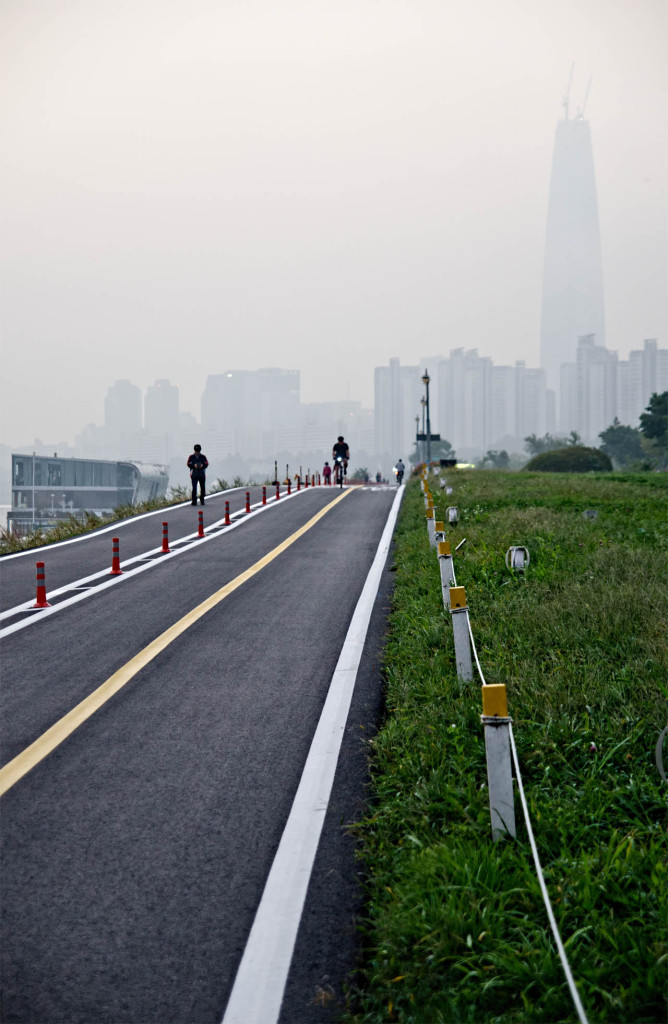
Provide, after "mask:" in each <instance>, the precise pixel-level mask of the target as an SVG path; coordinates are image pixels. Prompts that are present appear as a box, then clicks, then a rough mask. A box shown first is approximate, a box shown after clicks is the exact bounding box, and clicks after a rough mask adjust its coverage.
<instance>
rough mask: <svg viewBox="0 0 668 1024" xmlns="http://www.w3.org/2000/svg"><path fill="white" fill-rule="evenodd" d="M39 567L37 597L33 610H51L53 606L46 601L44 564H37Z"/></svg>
mask: <svg viewBox="0 0 668 1024" xmlns="http://www.w3.org/2000/svg"><path fill="white" fill-rule="evenodd" d="M35 564H36V566H37V596H36V599H35V603H34V605H33V608H50V607H51V605H50V604H49V602H48V601H47V599H46V574H45V572H44V562H36V563H35Z"/></svg>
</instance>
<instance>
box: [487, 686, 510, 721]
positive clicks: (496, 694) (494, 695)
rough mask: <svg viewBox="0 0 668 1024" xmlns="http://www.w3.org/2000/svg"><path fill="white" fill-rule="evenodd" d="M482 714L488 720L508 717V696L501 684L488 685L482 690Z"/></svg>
mask: <svg viewBox="0 0 668 1024" xmlns="http://www.w3.org/2000/svg"><path fill="white" fill-rule="evenodd" d="M482 713H483V715H487V716H488V717H489V718H493V717H494V715H498V716H499V718H507V717H508V696H507V694H506V687H505V685H504V684H503V683H490V684H489V685H487V686H483V688H482Z"/></svg>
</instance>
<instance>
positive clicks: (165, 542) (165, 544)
mask: <svg viewBox="0 0 668 1024" xmlns="http://www.w3.org/2000/svg"><path fill="white" fill-rule="evenodd" d="M168 531H169V524H168V523H163V524H162V552H161V554H163V555H167V554H169V533H168Z"/></svg>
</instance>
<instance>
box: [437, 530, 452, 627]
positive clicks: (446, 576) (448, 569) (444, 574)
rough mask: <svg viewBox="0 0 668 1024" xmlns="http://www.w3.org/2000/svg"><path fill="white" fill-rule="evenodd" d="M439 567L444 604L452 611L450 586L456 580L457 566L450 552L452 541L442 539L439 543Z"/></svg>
mask: <svg viewBox="0 0 668 1024" xmlns="http://www.w3.org/2000/svg"><path fill="white" fill-rule="evenodd" d="M437 550H438V568H439V570H440V573H441V590H442V592H443V605H444V607H445V608H446V609H447V610H448V611H450V587H451V586H452V585H453V584H454V582H455V568H454V565H453V562H452V555H451V553H450V543H449V542H448V541H447V540H441V541H439V542H438V544H437Z"/></svg>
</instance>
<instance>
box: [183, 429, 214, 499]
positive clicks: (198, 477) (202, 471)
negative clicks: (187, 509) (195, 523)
mask: <svg viewBox="0 0 668 1024" xmlns="http://www.w3.org/2000/svg"><path fill="white" fill-rule="evenodd" d="M208 465H209V460H208V459H207V457H206V455H204V454H203V452H202V446H201V444H196V445H195V450H194V452H193V453H192V454H191V455H189V456H188V469H189V470H190V479H191V480H192V484H193V496H192V502H191V504H192V505H196V504H197V485H198V484H199V500H200V501H201V503H202V504H204V492H205V490H206V470H207V467H208Z"/></svg>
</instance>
